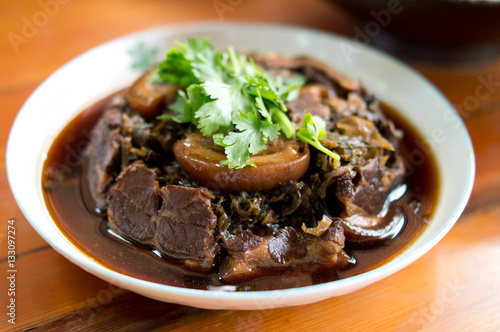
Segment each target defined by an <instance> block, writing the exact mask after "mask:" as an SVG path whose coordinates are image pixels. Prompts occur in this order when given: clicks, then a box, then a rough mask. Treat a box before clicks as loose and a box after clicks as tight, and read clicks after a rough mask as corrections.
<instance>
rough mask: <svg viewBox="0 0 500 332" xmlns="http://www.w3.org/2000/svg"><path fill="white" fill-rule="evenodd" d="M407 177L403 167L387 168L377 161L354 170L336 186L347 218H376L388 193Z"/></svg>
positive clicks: (372, 160)
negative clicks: (404, 176)
mask: <svg viewBox="0 0 500 332" xmlns="http://www.w3.org/2000/svg"><path fill="white" fill-rule="evenodd" d="M403 175H404V166H403V164H402V163H395V165H394V167H392V168H388V167H386V166H385V165H382V164H381V163H380V161H379V160H378V159H371V160H370V161H369V162H368V163H367V164H366V165H364V166H360V165H356V166H353V167H352V172H344V174H343V175H341V176H340V177H339V178H338V179H337V182H336V186H335V191H336V192H335V194H336V196H337V198H338V200H339V201H340V202H341V203H342V204H343V205H344V208H345V210H344V212H345V215H346V216H352V215H354V214H360V215H370V216H376V215H377V214H378V213H379V212H380V210H381V209H382V206H383V205H384V202H385V200H386V198H387V195H388V193H389V190H390V189H391V188H392V187H394V185H395V184H396V183H397V182H398V181H400V180H401V178H402V176H403Z"/></svg>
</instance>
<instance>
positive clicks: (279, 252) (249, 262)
mask: <svg viewBox="0 0 500 332" xmlns="http://www.w3.org/2000/svg"><path fill="white" fill-rule="evenodd" d="M224 246H225V248H226V250H227V251H228V253H229V255H228V256H227V257H226V258H225V259H224V261H223V262H222V265H221V267H220V273H221V276H222V279H223V280H224V281H225V282H228V283H235V282H239V281H242V280H247V279H251V278H255V277H258V276H264V275H270V274H273V273H275V272H276V271H282V270H285V269H287V268H307V269H318V270H319V269H327V268H333V267H335V268H338V269H342V268H345V267H347V265H348V264H349V262H348V261H349V256H348V255H347V254H346V253H345V252H344V251H343V250H342V248H343V247H344V234H343V229H342V226H341V224H340V220H337V219H336V220H335V222H333V223H332V224H331V226H330V227H329V228H328V229H327V230H326V231H324V232H323V233H322V235H321V236H320V237H316V236H314V235H311V234H308V233H305V232H304V231H302V230H300V229H299V230H297V229H295V228H293V227H289V226H286V227H283V228H280V229H279V230H278V231H277V234H276V235H273V236H265V237H260V236H256V235H254V234H252V233H251V231H249V230H245V231H243V232H242V233H240V234H239V235H238V236H237V237H235V238H234V239H231V240H228V241H226V243H225V245H224Z"/></svg>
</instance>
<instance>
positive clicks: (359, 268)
mask: <svg viewBox="0 0 500 332" xmlns="http://www.w3.org/2000/svg"><path fill="white" fill-rule="evenodd" d="M112 97H113V96H110V97H108V98H105V99H103V100H102V101H100V102H98V103H96V104H95V105H93V106H92V107H90V108H88V109H87V110H85V111H84V112H82V113H81V114H79V115H78V116H77V117H76V118H75V119H73V120H72V121H71V122H70V123H69V124H68V125H67V126H66V127H65V128H64V130H63V131H62V132H61V133H60V134H59V136H58V137H57V138H56V140H55V141H54V143H53V145H52V147H51V148H50V150H49V153H48V156H47V159H46V161H45V164H44V172H43V175H44V179H43V180H44V181H45V180H46V179H48V178H49V177H50V174H54V171H56V172H59V173H60V172H61V170H63V173H64V174H65V176H64V180H63V181H55V182H53V183H51V184H49V185H48V186H45V187H46V190H44V195H45V201H46V205H47V208H48V210H49V211H50V213H51V215H52V217H53V219H54V221H55V222H56V223H57V225H58V226H59V228H60V229H61V231H62V232H63V233H64V234H65V235H66V236H67V238H68V239H70V240H71V241H72V242H73V243H74V244H75V245H76V246H77V247H78V248H80V249H81V250H82V251H84V252H86V253H87V254H88V255H89V256H91V257H92V258H94V259H96V260H98V261H99V262H100V263H102V264H103V265H105V266H107V267H109V268H111V269H113V270H115V271H118V272H120V273H123V274H126V275H130V276H133V277H136V278H140V279H144V280H148V281H153V282H157V283H162V284H167V285H172V286H178V287H187V288H197V289H211V288H217V287H220V286H225V289H229V290H268V289H282V288H293V287H300V286H307V285H312V284H318V283H323V282H328V281H333V280H337V279H340V278H346V277H349V276H353V275H357V274H360V273H363V272H366V271H369V270H371V269H374V268H376V267H377V266H379V265H381V264H383V263H384V262H386V261H388V260H390V259H392V258H394V257H395V256H396V255H397V254H398V253H399V252H401V250H402V249H403V248H405V247H406V246H407V245H409V244H410V243H411V241H413V240H414V239H415V237H416V236H417V235H418V234H419V233H420V232H421V231H422V229H423V228H424V227H425V224H426V222H427V220H428V219H429V218H430V216H431V215H432V211H433V208H434V205H435V204H436V197H437V192H438V189H439V183H438V182H439V181H438V178H437V169H436V166H435V163H434V160H433V158H432V156H430V155H429V153H428V152H426V149H425V147H424V145H423V144H422V143H421V142H422V140H421V139H420V138H419V137H418V135H417V133H416V132H415V130H414V129H413V128H412V127H411V126H410V125H409V124H408V123H405V122H404V121H402V119H400V118H398V117H397V113H396V112H395V111H394V110H391V109H390V108H389V107H387V106H386V107H384V110H385V111H386V113H387V114H388V115H389V116H390V117H391V119H392V120H393V121H394V122H395V123H396V126H397V127H398V128H401V129H403V131H404V133H405V136H404V142H403V143H402V144H401V146H400V152H401V154H402V156H403V157H404V159H405V163H406V166H407V169H408V174H407V176H406V178H405V180H404V184H405V185H406V192H405V194H404V195H403V197H402V198H400V199H399V200H397V201H395V202H393V203H392V204H393V205H397V206H399V207H400V208H401V209H403V211H405V214H406V216H407V218H406V222H405V224H404V225H403V229H402V230H401V231H400V233H399V234H398V236H397V237H395V238H393V239H390V240H387V241H385V242H383V243H382V244H381V245H379V246H377V247H376V248H371V249H364V248H354V247H353V246H352V245H350V244H349V243H348V242H347V243H346V248H345V250H346V252H347V253H348V254H349V255H350V256H351V257H353V258H354V259H355V261H356V263H355V264H352V265H351V266H350V267H349V268H348V269H346V270H342V271H338V270H330V271H323V272H317V273H310V272H309V271H304V270H302V271H301V270H289V271H284V272H283V271H281V272H279V273H278V274H276V275H275V276H267V277H260V278H256V279H253V280H250V281H246V282H243V283H241V284H237V285H230V286H226V285H224V284H223V283H222V282H221V281H220V279H219V276H218V274H217V273H211V274H200V273H195V272H191V271H188V270H186V269H184V268H182V267H179V266H176V265H175V264H172V263H169V262H167V261H165V260H164V259H162V258H160V257H159V256H158V255H157V254H156V253H155V252H154V251H151V250H147V249H143V248H139V247H137V246H135V245H133V244H130V243H128V242H126V241H124V240H123V239H121V238H119V237H117V236H115V235H114V234H112V233H111V232H110V231H109V229H108V227H107V219H106V217H105V216H102V215H99V214H98V213H95V212H94V211H90V210H89V209H88V208H87V206H86V204H85V202H84V199H83V198H82V195H83V194H84V190H83V189H84V186H82V183H83V182H82V181H85V178H84V177H83V176H82V173H84V172H82V169H83V164H82V159H83V158H80V156H81V153H82V152H83V150H84V147H85V144H86V142H87V140H88V136H89V132H90V130H91V128H92V126H93V125H94V123H95V122H96V121H97V119H98V117H99V115H100V114H101V112H102V111H103V110H104V109H105V108H106V106H107V105H108V104H109V102H110V101H111V99H112ZM44 183H45V182H44ZM49 188H50V189H49ZM414 211H418V213H414Z"/></svg>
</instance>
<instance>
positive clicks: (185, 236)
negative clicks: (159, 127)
mask: <svg viewBox="0 0 500 332" xmlns="http://www.w3.org/2000/svg"><path fill="white" fill-rule="evenodd" d="M210 199H211V197H210V194H209V193H208V191H206V189H199V188H188V187H181V186H174V185H169V186H166V187H163V188H161V189H160V188H159V186H158V182H157V181H156V179H155V174H154V173H153V171H152V170H150V169H149V168H147V167H146V166H144V165H141V164H132V165H130V166H128V167H127V168H126V169H125V170H124V171H123V172H122V173H121V174H120V176H119V177H118V178H117V179H116V185H115V186H114V187H113V188H112V189H111V190H110V191H109V194H108V201H109V207H108V219H109V224H110V227H111V229H112V230H113V231H114V232H116V233H117V234H119V235H122V236H124V237H125V238H127V239H130V240H132V241H135V242H139V243H142V244H143V245H146V246H149V247H153V248H155V249H158V250H159V251H160V252H162V253H163V254H164V255H165V256H166V258H168V259H172V260H175V261H176V262H178V263H180V264H182V265H184V266H186V267H187V268H190V269H192V270H197V271H201V272H206V271H209V270H210V269H211V268H212V266H213V264H214V262H215V258H216V256H217V252H218V245H217V242H216V240H215V236H214V230H215V226H216V222H217V218H216V217H215V214H214V213H213V212H212V209H211V205H210Z"/></svg>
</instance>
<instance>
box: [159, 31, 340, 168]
mask: <svg viewBox="0 0 500 332" xmlns="http://www.w3.org/2000/svg"><path fill="white" fill-rule="evenodd" d="M176 46H177V48H172V49H171V50H170V51H169V52H168V54H167V56H166V59H165V60H164V61H163V62H162V63H160V65H159V66H158V70H157V71H156V72H155V73H153V77H154V82H156V83H157V82H169V83H174V84H177V85H179V86H181V87H182V88H184V89H185V90H186V91H184V90H179V92H178V97H177V99H176V101H175V102H174V103H173V104H172V105H170V110H171V111H172V112H173V114H174V115H162V116H159V118H160V119H168V120H173V121H176V122H179V123H190V122H191V123H193V124H195V125H196V127H197V128H198V129H199V130H200V131H201V133H202V134H203V135H204V136H207V137H212V138H213V140H214V143H215V144H217V145H220V146H222V147H224V151H225V154H226V156H227V160H224V161H222V164H223V165H227V166H228V167H230V168H242V167H245V166H248V165H251V166H255V165H254V163H253V162H252V160H251V155H253V154H256V153H258V152H259V151H261V150H264V149H266V144H267V142H268V141H270V140H273V139H276V138H277V137H278V136H279V135H280V132H281V133H283V134H284V135H285V136H286V137H287V138H289V139H291V138H293V137H294V136H295V126H294V123H293V122H292V121H291V120H290V119H289V118H288V116H287V108H286V105H285V101H290V100H293V99H295V98H297V96H298V92H299V90H300V88H301V87H302V86H303V85H304V83H305V78H304V77H303V76H302V75H299V74H297V75H295V76H291V77H277V78H271V77H270V76H269V75H268V74H267V73H266V72H264V71H263V70H262V69H260V68H259V67H258V66H257V65H256V64H255V63H254V62H253V59H250V58H247V57H246V56H245V55H241V54H237V53H236V51H235V50H234V48H233V47H229V48H228V50H227V51H225V52H217V51H216V50H215V48H214V46H213V45H211V44H210V43H209V42H208V41H207V40H206V39H195V38H190V39H188V40H187V41H186V43H181V42H176ZM306 117H307V115H306ZM307 119H308V122H307V123H306V119H304V124H303V125H302V128H301V129H300V131H299V134H298V135H297V137H298V138H299V139H301V140H302V141H304V142H306V143H309V144H311V145H312V146H314V147H316V148H318V149H319V150H320V151H322V152H325V153H327V154H328V155H330V156H333V157H334V158H336V159H338V158H339V157H338V155H337V154H335V153H334V152H332V151H330V150H328V149H326V148H325V147H324V146H322V145H321V143H319V140H321V138H320V135H321V134H322V133H324V129H323V131H321V128H320V127H317V126H318V125H321V123H320V122H319V120H321V119H319V120H317V119H315V120H314V121H313V119H312V118H311V116H310V114H309V117H308V118H307ZM321 121H322V120H321ZM323 127H324V123H323ZM318 128H319V129H318ZM315 130H316V131H315ZM318 130H319V131H318Z"/></svg>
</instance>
